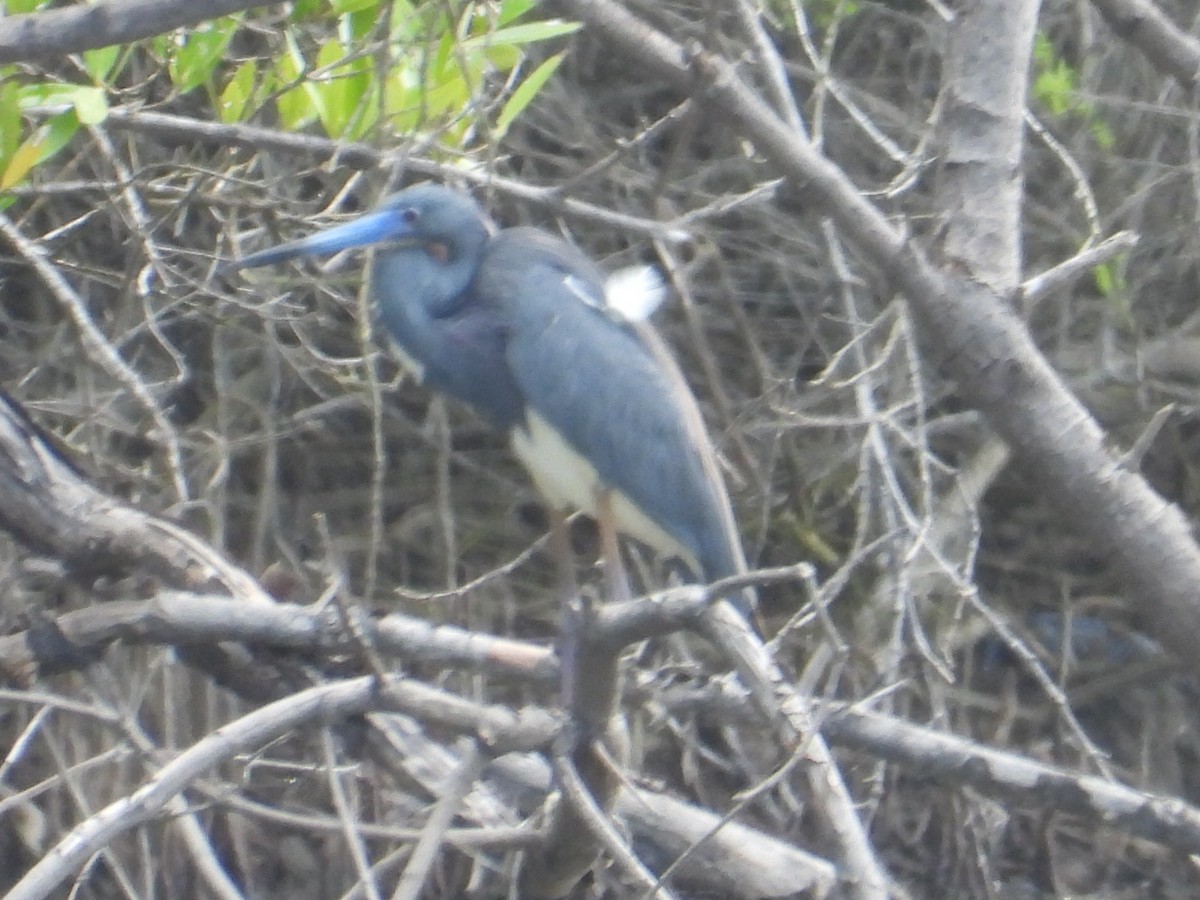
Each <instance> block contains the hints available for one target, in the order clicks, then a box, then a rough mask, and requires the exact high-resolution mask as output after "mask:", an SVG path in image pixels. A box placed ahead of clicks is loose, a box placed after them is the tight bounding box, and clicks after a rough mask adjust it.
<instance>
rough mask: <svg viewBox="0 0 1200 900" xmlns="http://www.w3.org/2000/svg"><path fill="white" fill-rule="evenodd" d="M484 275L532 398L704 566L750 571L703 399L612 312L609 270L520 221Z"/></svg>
mask: <svg viewBox="0 0 1200 900" xmlns="http://www.w3.org/2000/svg"><path fill="white" fill-rule="evenodd" d="M481 273H482V275H483V277H484V280H485V283H483V284H481V285H480V288H479V290H480V292H481V294H486V295H488V296H489V297H503V298H506V300H505V302H506V310H505V314H506V318H507V319H508V321H509V323H510V327H509V331H508V335H507V350H506V352H507V357H508V361H509V370H510V372H511V374H512V377H513V379H514V380H515V382H516V383H517V385H518V386H519V388H520V390H521V392H522V395H523V396H524V399H525V402H526V404H527V406H528V407H529V408H530V409H531V410H532V411H533V412H534V413H536V414H537V415H538V416H540V417H541V418H542V419H543V420H544V421H545V422H546V423H547V424H548V425H549V426H550V427H552V428H553V429H555V431H557V432H558V433H559V434H560V435H561V436H562V437H563V439H564V440H566V441H567V443H568V444H569V445H570V446H571V447H572V448H573V449H574V450H575V451H576V452H577V453H578V454H579V455H580V456H582V457H583V458H584V459H586V460H587V461H588V462H590V463H591V465H592V466H594V467H595V469H596V471H597V473H598V475H599V477H600V480H601V481H602V482H603V483H604V484H605V485H606V486H608V487H611V488H614V489H616V490H617V491H619V492H621V493H622V494H624V495H625V496H626V497H627V498H628V499H629V500H630V501H631V502H632V503H633V504H634V506H636V507H637V508H638V509H640V510H641V512H642V513H644V514H645V515H646V516H647V517H648V518H649V519H650V520H651V521H652V522H654V523H655V524H656V525H658V526H659V527H661V528H662V529H663V530H664V531H666V532H667V533H668V534H669V535H670V536H671V537H673V538H674V539H675V540H676V541H678V542H679V543H680V544H681V545H682V546H683V547H685V548H687V549H688V551H689V553H690V555H691V556H692V557H693V559H694V561H695V562H698V563H699V565H700V568H701V569H702V570H703V571H701V572H700V573H698V574H700V575H702V576H703V577H705V578H706V579H708V580H712V579H715V578H720V577H723V576H725V575H730V574H734V573H735V572H738V571H741V570H742V569H743V568H744V563H743V562H742V555H741V548H740V544H739V543H738V541H737V536H736V533H735V532H733V531H732V528H731V527H730V526H731V524H732V519H731V516H730V513H729V510H728V500H727V498H726V495H725V490H724V486H723V484H722V482H721V478H720V473H719V472H718V471H717V470H716V467H715V465H713V463H712V454H711V448H710V447H709V445H708V443H707V438H706V437H705V435H704V431H703V426H702V425H701V424H700V419H699V413H698V411H697V410H696V407H695V401H694V400H693V398H692V397H691V394H690V393H689V392H688V391H687V388H686V385H684V384H683V380H682V377H681V376H679V375H678V370H677V369H675V368H674V364H673V363H670V366H669V367H668V366H667V365H664V360H663V359H662V358H660V356H659V353H660V352H662V353H665V350H662V349H661V347H660V348H659V349H657V350H656V349H654V348H653V347H652V346H651V345H650V344H648V343H647V340H646V339H645V338H644V337H643V336H642V335H640V334H639V333H638V330H636V329H635V328H633V327H631V326H629V325H627V324H624V323H621V322H617V321H614V320H613V319H612V318H611V317H610V316H609V315H607V314H606V313H605V312H604V311H603V305H604V278H603V275H602V274H601V273H600V272H599V270H597V269H596V267H595V266H594V265H593V264H592V263H591V262H590V261H589V260H587V258H586V257H584V256H583V255H582V254H581V253H579V252H578V251H577V250H575V249H574V248H572V247H571V246H570V245H568V244H566V243H565V242H563V241H560V240H558V239H556V238H552V237H551V236H549V235H547V234H545V233H544V232H539V231H535V230H532V229H510V230H508V231H504V232H501V233H500V234H499V235H497V236H496V237H495V238H493V239H492V241H491V242H490V244H489V250H488V256H487V259H486V260H485V264H484V266H482V267H481ZM581 294H582V295H583V297H581ZM640 327H645V326H639V328H640ZM666 361H667V362H668V363H669V362H670V361H669V357H666Z"/></svg>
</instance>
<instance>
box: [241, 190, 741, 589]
mask: <svg viewBox="0 0 1200 900" xmlns="http://www.w3.org/2000/svg"><path fill="white" fill-rule="evenodd" d="M368 245H375V246H377V248H378V249H377V250H376V252H375V263H374V272H373V281H372V284H373V289H374V294H375V301H376V303H377V304H378V308H379V313H380V315H381V318H382V320H383V323H384V324H385V325H386V327H387V330H388V332H389V333H390V335H391V337H392V338H393V339H394V340H395V342H396V344H397V346H398V349H399V351H400V356H401V358H402V361H403V362H405V363H406V364H407V366H408V367H409V368H410V369H411V370H412V371H413V372H414V373H415V374H416V375H417V376H418V377H420V378H421V379H422V380H423V381H424V383H425V384H427V385H428V386H429V387H431V388H433V389H435V390H439V391H443V392H445V393H447V394H449V395H450V396H452V397H455V398H457V399H458V400H460V401H462V402H464V403H466V404H467V406H469V407H470V408H471V409H473V410H474V411H475V412H476V413H477V414H479V415H480V416H481V417H482V418H484V419H485V420H487V421H488V422H490V423H491V424H492V425H494V426H496V427H497V428H500V429H502V430H503V431H505V432H506V433H507V434H508V436H509V439H510V441H511V443H512V447H513V449H514V451H515V452H516V454H517V456H518V457H519V458H520V460H521V462H522V463H524V465H525V467H526V468H527V469H528V470H529V473H530V475H531V476H532V477H533V480H534V482H535V483H536V484H537V487H538V488H539V490H540V491H541V493H542V495H543V496H544V497H545V499H546V501H547V503H548V504H549V505H550V506H551V508H552V509H554V510H557V511H559V512H562V511H567V510H573V509H579V510H583V511H585V512H588V513H590V514H592V515H593V516H596V518H597V519H598V520H599V521H600V524H601V533H602V537H603V536H604V533H605V532H604V530H605V528H606V527H608V528H609V529H610V538H611V542H612V543H611V546H612V547H613V548H615V541H616V539H615V534H613V533H612V532H611V528H612V527H613V526H615V528H616V529H617V530H619V531H622V532H624V533H626V534H629V535H632V536H633V537H635V538H637V539H639V540H641V541H644V542H645V543H646V544H649V545H650V546H651V547H653V548H654V549H656V550H657V551H659V552H660V553H662V554H664V555H666V556H667V557H672V558H678V559H679V560H681V561H682V562H683V563H684V565H685V567H686V568H687V569H688V570H689V571H690V572H691V573H692V574H693V575H694V576H695V577H699V578H702V579H704V580H705V581H706V582H712V581H715V580H717V579H719V578H723V577H726V576H730V575H736V574H739V573H742V572H744V571H745V559H744V556H743V552H742V546H741V543H740V541H739V539H738V534H737V531H736V528H735V526H734V521H733V515H732V512H731V509H730V504H729V498H728V495H727V493H726V490H725V485H724V481H723V479H722V477H721V473H720V471H719V469H718V468H717V464H716V461H715V457H714V454H713V451H712V448H711V445H710V443H709V441H708V438H707V435H706V434H705V431H704V426H703V423H702V421H701V417H700V412H699V409H698V408H697V405H696V401H695V399H694V398H693V396H692V394H691V393H690V392H689V391H688V389H687V386H686V384H685V383H684V380H683V378H682V376H681V375H680V373H679V370H678V368H677V366H676V365H675V363H674V361H673V360H672V359H671V357H670V355H669V354H668V352H667V351H666V348H665V347H664V345H663V344H662V342H661V341H660V340H659V338H658V337H657V336H656V335H655V333H654V332H653V330H652V329H650V328H649V326H648V325H646V324H645V323H643V322H639V321H636V316H633V317H629V318H626V317H624V316H622V315H621V314H620V312H619V311H617V310H615V309H614V308H613V307H612V304H611V303H610V300H609V298H608V297H607V296H606V279H605V277H604V275H603V274H602V273H601V272H600V270H599V269H598V268H597V267H596V266H595V265H594V264H593V263H592V262H591V261H590V260H589V259H588V258H587V257H586V256H584V255H583V254H582V253H581V252H580V251H579V250H577V249H576V248H575V247H573V246H571V245H570V244H568V243H567V242H566V241H563V240H562V239H560V238H558V237H554V236H552V235H550V234H547V233H545V232H543V231H540V230H537V229H534V228H509V229H504V230H500V231H496V230H494V229H493V228H492V227H491V225H490V223H489V220H488V219H487V218H486V217H485V215H484V214H483V212H482V211H481V210H480V208H479V207H478V206H477V205H476V204H475V202H474V201H473V200H472V199H471V198H470V197H468V196H466V195H465V194H462V193H459V192H457V191H454V190H451V189H449V188H446V187H442V186H440V185H434V184H421V185H417V186H415V187H411V188H408V189H406V190H403V191H401V192H400V193H398V194H395V195H393V196H392V197H390V198H388V199H387V200H386V201H384V203H383V204H382V205H381V206H380V207H379V208H378V209H376V210H375V211H373V212H371V213H368V214H366V215H364V216H362V217H360V218H358V219H356V220H354V221H351V222H349V223H347V224H344V225H339V226H336V227H333V228H330V229H328V230H326V231H322V232H319V233H316V234H313V235H311V236H309V237H305V238H301V239H300V240H297V241H293V242H291V243H287V244H283V245H281V246H279V247H275V248H273V249H270V250H264V251H262V252H260V253H255V254H252V255H250V256H247V257H245V258H244V259H242V260H240V261H239V262H237V263H234V266H235V267H236V268H248V267H252V266H263V265H269V264H271V263H277V262H281V261H283V260H288V259H292V258H294V257H300V256H313V255H318V254H329V253H335V252H338V251H342V250H346V249H348V248H351V247H363V246H368ZM606 520H611V521H606ZM556 521H561V518H560V517H559V518H557V519H556Z"/></svg>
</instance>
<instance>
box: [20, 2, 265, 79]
mask: <svg viewBox="0 0 1200 900" xmlns="http://www.w3.org/2000/svg"><path fill="white" fill-rule="evenodd" d="M268 5H270V4H268V3H265V2H262V0H101V2H98V3H90V4H86V5H82V6H71V7H67V8H64V9H51V10H46V11H44V12H35V13H25V14H24V15H17V16H7V17H4V18H0V65H4V64H6V63H13V62H22V61H27V60H34V59H42V58H44V57H47V56H66V55H67V54H68V53H82V52H83V51H84V50H94V49H96V48H98V47H108V46H111V45H112V44H126V43H129V42H130V41H137V40H141V39H142V38H148V37H153V36H154V35H157V34H163V33H164V32H167V31H172V30H174V29H176V28H183V27H185V26H187V25H195V24H197V23H199V22H205V21H207V20H209V19H215V18H216V17H217V16H225V15H228V14H229V13H234V12H241V11H242V10H246V9H253V8H255V7H257V6H268Z"/></svg>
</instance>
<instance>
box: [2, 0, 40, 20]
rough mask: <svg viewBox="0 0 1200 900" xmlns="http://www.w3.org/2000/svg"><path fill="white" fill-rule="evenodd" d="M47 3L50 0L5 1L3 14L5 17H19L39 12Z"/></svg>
mask: <svg viewBox="0 0 1200 900" xmlns="http://www.w3.org/2000/svg"><path fill="white" fill-rule="evenodd" d="M49 2H50V0H5V3H4V12H5V14H6V15H10V16H19V15H21V14H22V13H31V12H34V11H36V10H39V9H41V8H42V7H43V6H45V5H46V4H48V3H49Z"/></svg>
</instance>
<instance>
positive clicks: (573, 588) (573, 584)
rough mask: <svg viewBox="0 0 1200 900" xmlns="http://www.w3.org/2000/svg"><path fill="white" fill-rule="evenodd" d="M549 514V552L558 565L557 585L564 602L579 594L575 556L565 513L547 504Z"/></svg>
mask: <svg viewBox="0 0 1200 900" xmlns="http://www.w3.org/2000/svg"><path fill="white" fill-rule="evenodd" d="M547 509H548V511H549V514H550V553H551V555H552V556H553V557H554V563H555V565H556V566H557V567H558V587H559V590H560V591H562V597H561V599H562V601H563V602H564V603H566V602H567V601H569V600H573V599H575V598H576V597H578V596H579V583H578V582H577V581H576V580H575V558H574V554H573V553H572V552H571V528H570V526H569V525H568V524H567V515H566V513H564V512H563V511H562V510H561V509H559V508H558V507H557V506H554V505H553V504H550V505H548V506H547Z"/></svg>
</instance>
